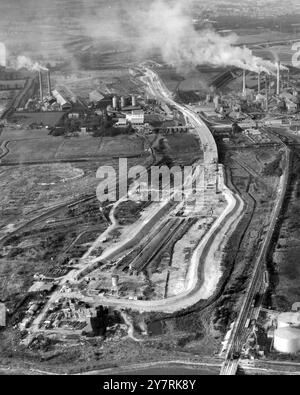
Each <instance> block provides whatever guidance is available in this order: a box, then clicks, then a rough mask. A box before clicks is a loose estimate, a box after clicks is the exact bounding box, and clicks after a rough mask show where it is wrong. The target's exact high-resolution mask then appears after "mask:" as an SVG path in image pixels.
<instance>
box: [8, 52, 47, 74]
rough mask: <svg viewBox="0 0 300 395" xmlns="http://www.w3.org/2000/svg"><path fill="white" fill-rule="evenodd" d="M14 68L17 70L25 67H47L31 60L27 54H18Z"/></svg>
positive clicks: (42, 68)
mask: <svg viewBox="0 0 300 395" xmlns="http://www.w3.org/2000/svg"><path fill="white" fill-rule="evenodd" d="M15 68H16V69H17V70H19V69H22V68H25V69H27V70H30V71H42V70H44V71H47V70H48V69H47V68H46V67H44V66H42V65H40V64H39V63H38V62H34V61H32V60H31V59H30V58H28V57H27V56H23V55H21V56H18V57H17V59H16V65H15Z"/></svg>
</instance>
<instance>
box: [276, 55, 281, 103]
mask: <svg viewBox="0 0 300 395" xmlns="http://www.w3.org/2000/svg"><path fill="white" fill-rule="evenodd" d="M276 93H277V96H279V95H280V62H277V90H276Z"/></svg>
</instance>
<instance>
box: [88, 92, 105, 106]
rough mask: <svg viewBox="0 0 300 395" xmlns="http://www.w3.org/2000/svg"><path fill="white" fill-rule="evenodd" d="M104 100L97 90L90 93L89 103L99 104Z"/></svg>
mask: <svg viewBox="0 0 300 395" xmlns="http://www.w3.org/2000/svg"><path fill="white" fill-rule="evenodd" d="M103 99H104V96H103V95H102V94H101V93H100V92H99V91H98V90H96V89H95V90H93V91H92V92H90V93H89V101H90V102H91V103H94V104H98V103H99V102H100V101H101V100H103Z"/></svg>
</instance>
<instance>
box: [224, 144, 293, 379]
mask: <svg viewBox="0 0 300 395" xmlns="http://www.w3.org/2000/svg"><path fill="white" fill-rule="evenodd" d="M290 157H291V152H290V150H289V148H288V147H286V169H285V172H284V174H283V176H282V178H281V182H280V187H279V190H278V191H279V193H278V199H277V202H276V204H275V207H274V209H273V212H272V217H271V221H270V225H269V228H268V232H267V234H266V237H265V240H264V242H263V245H262V247H261V249H260V251H259V253H258V256H257V258H256V263H255V267H254V271H253V274H252V278H251V281H250V283H249V286H248V289H247V292H246V297H245V299H244V302H243V305H242V308H241V310H240V313H239V315H238V318H237V320H236V322H235V325H234V328H233V331H232V334H231V337H230V341H229V344H228V348H227V352H226V357H225V362H224V364H223V366H222V369H221V372H220V374H221V375H232V374H236V371H237V367H238V363H237V361H238V360H239V357H240V354H241V347H242V345H243V339H245V330H246V328H245V327H246V322H247V320H248V318H249V317H251V316H252V313H253V305H252V303H253V300H254V298H255V295H256V293H258V292H259V291H260V289H261V288H262V287H263V286H264V272H265V262H266V256H267V253H268V249H269V246H270V244H271V240H272V236H273V233H274V231H275V227H276V224H277V220H278V217H279V214H280V211H281V208H282V205H283V202H284V199H285V195H286V190H287V186H288V180H289V171H290Z"/></svg>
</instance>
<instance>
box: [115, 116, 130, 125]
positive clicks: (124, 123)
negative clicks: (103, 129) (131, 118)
mask: <svg viewBox="0 0 300 395" xmlns="http://www.w3.org/2000/svg"><path fill="white" fill-rule="evenodd" d="M115 126H117V127H126V126H127V118H119V119H118V122H117V123H116V124H115Z"/></svg>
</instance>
